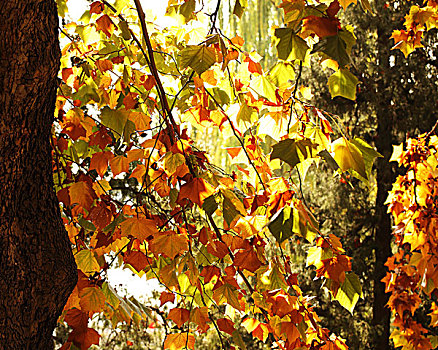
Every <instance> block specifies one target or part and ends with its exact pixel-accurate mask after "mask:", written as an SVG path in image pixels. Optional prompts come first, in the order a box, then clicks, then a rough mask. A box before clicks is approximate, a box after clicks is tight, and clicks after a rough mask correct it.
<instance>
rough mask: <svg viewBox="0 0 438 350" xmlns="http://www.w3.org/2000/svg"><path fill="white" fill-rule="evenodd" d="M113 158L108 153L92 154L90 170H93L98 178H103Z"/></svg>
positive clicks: (110, 153) (112, 155)
mask: <svg viewBox="0 0 438 350" xmlns="http://www.w3.org/2000/svg"><path fill="white" fill-rule="evenodd" d="M113 158H114V154H112V152H110V151H105V152H97V153H94V154H93V156H92V157H91V161H90V170H93V169H95V170H96V171H97V173H98V174H99V176H100V177H103V175H104V174H105V172H106V170H107V169H108V162H109V161H110V160H112V159H113Z"/></svg>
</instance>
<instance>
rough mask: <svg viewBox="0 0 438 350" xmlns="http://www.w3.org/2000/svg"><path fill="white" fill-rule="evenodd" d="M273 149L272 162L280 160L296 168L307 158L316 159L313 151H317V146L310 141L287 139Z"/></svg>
mask: <svg viewBox="0 0 438 350" xmlns="http://www.w3.org/2000/svg"><path fill="white" fill-rule="evenodd" d="M272 149H273V150H272V153H271V160H272V159H275V158H279V159H281V160H282V161H284V162H286V163H287V164H289V165H290V166H291V168H294V167H295V165H297V164H298V163H300V162H302V161H303V160H305V159H306V158H312V157H314V154H313V153H314V152H313V150H314V149H316V145H315V144H314V143H312V141H310V140H309V139H303V140H298V141H295V140H291V139H286V140H283V141H280V142H279V143H277V144H276V145H274V146H273V147H272Z"/></svg>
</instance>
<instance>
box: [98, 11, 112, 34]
mask: <svg viewBox="0 0 438 350" xmlns="http://www.w3.org/2000/svg"><path fill="white" fill-rule="evenodd" d="M96 27H97V30H101V31H102V32H104V33H105V34H106V36H107V37H108V38H109V37H110V36H111V34H112V33H113V32H114V29H115V28H116V26H115V25H114V23H113V21H111V18H109V16H108V15H103V16H101V17H99V18H98V19H97V21H96Z"/></svg>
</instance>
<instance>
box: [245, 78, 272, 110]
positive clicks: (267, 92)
mask: <svg viewBox="0 0 438 350" xmlns="http://www.w3.org/2000/svg"><path fill="white" fill-rule="evenodd" d="M249 87H250V88H251V89H253V90H254V91H255V92H256V93H257V94H258V95H260V96H262V97H264V98H266V99H267V100H269V101H271V102H274V103H275V102H277V97H276V96H275V86H274V84H272V83H271V82H270V81H269V80H268V79H266V77H264V76H263V75H259V76H257V77H255V78H253V79H252V80H251V82H250V84H249Z"/></svg>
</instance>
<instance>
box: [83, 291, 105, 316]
mask: <svg viewBox="0 0 438 350" xmlns="http://www.w3.org/2000/svg"><path fill="white" fill-rule="evenodd" d="M79 297H80V298H81V300H80V301H79V304H80V305H81V310H82V311H85V312H101V311H102V310H103V307H104V305H105V295H104V294H103V292H102V290H101V289H100V288H96V287H87V288H84V289H82V290H81V291H80V293H79Z"/></svg>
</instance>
